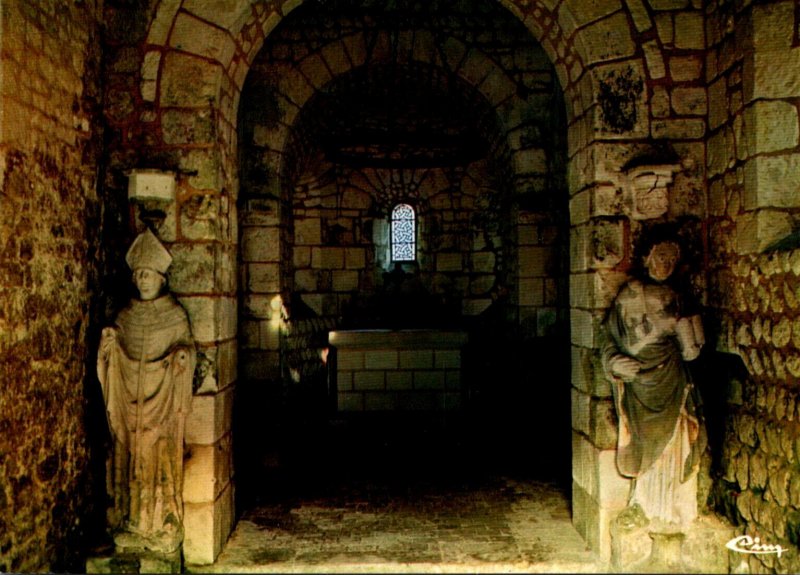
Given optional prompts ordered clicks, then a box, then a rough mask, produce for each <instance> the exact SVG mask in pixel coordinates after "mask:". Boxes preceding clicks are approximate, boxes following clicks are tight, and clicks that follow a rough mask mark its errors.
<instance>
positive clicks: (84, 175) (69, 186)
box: [0, 0, 105, 573]
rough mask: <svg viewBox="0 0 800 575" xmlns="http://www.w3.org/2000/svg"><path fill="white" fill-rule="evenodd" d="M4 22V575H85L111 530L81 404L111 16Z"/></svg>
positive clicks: (24, 6)
mask: <svg viewBox="0 0 800 575" xmlns="http://www.w3.org/2000/svg"><path fill="white" fill-rule="evenodd" d="M0 12H2V15H1V16H0V54H2V63H1V64H0V68H2V73H1V74H0V286H2V287H1V288H0V293H1V294H2V295H0V381H2V392H0V572H17V573H21V572H36V571H39V572H59V571H73V572H81V571H83V562H82V554H83V553H85V551H86V545H87V538H88V534H89V533H90V532H91V530H92V529H93V527H96V526H97V524H98V523H99V522H100V521H102V517H103V510H102V509H99V508H98V506H96V505H94V502H93V495H94V493H93V488H94V480H95V478H94V477H93V475H92V473H91V469H92V468H91V466H90V454H91V452H92V448H91V447H90V442H91V441H93V439H95V437H94V436H93V434H94V433H97V432H103V431H104V429H103V426H104V425H105V423H104V421H103V419H100V420H99V421H98V420H97V419H93V418H91V417H86V413H85V412H86V409H87V406H88V407H90V408H91V409H98V411H97V412H96V414H95V415H97V416H98V417H99V418H103V408H102V402H100V401H98V402H95V401H94V399H95V398H94V397H93V396H92V395H91V394H88V395H87V392H86V391H85V390H87V389H89V385H90V384H89V383H87V381H88V382H93V381H96V380H95V379H94V378H93V374H92V373H91V371H90V370H88V369H87V366H89V365H91V363H90V361H91V362H93V361H94V360H93V359H92V360H90V358H91V357H92V352H93V350H92V349H91V347H92V344H91V343H90V342H91V341H92V337H93V336H94V334H99V326H98V325H97V324H96V323H95V322H96V321H97V320H98V317H99V316H100V315H101V314H99V313H98V312H99V310H98V307H99V306H98V305H97V298H96V287H95V286H97V284H98V280H99V277H100V276H101V275H102V273H101V272H100V263H99V262H98V258H97V253H98V249H97V247H98V246H97V244H96V240H97V238H98V236H99V235H100V233H101V232H102V228H103V223H102V217H101V213H102V211H103V208H102V207H101V199H100V198H98V195H97V193H96V187H97V176H96V174H97V171H98V164H99V157H100V153H101V151H100V147H99V146H100V143H101V142H102V141H103V137H102V132H101V131H100V127H99V126H100V125H101V123H100V119H99V118H98V117H97V116H96V115H95V114H96V111H97V110H99V109H100V106H101V101H102V97H101V94H100V84H101V83H100V69H101V64H100V63H101V45H100V39H101V28H102V26H103V24H102V19H103V7H102V3H100V2H95V1H93V0H89V1H87V2H58V1H56V0H42V1H37V2H22V1H15V2H3V4H2V9H1V10H0ZM98 393H99V389H98ZM87 398H88V401H87ZM100 441H101V440H100ZM99 488H100V489H102V486H99Z"/></svg>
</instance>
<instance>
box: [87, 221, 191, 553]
mask: <svg viewBox="0 0 800 575" xmlns="http://www.w3.org/2000/svg"><path fill="white" fill-rule="evenodd" d="M126 261H127V262H128V265H129V266H130V267H131V270H132V271H133V281H134V283H135V284H136V287H137V289H138V291H139V298H138V299H133V300H132V301H131V302H130V303H129V304H128V306H127V307H125V308H124V309H123V310H122V311H121V312H120V313H119V314H118V315H117V318H116V319H115V321H114V324H113V326H111V327H107V328H105V329H104V330H103V334H102V337H101V341H100V350H99V353H98V360H97V373H98V378H99V380H100V384H101V386H102V391H103V398H104V400H105V406H106V415H107V417H108V424H109V429H110V431H111V436H112V439H113V444H112V448H111V453H110V454H109V457H108V465H107V476H106V480H107V481H106V483H107V488H108V494H109V497H110V500H111V506H110V508H109V511H108V522H109V527H110V528H111V530H112V531H113V532H114V541H115V543H116V544H117V547H123V548H140V549H149V550H152V551H157V552H163V553H170V552H173V551H175V550H177V549H178V548H179V547H180V545H181V543H182V541H183V500H182V488H183V441H184V426H185V422H186V416H187V415H188V413H189V410H190V408H191V400H192V378H193V374H194V369H195V362H196V353H195V345H194V341H193V339H192V334H191V329H190V326H189V320H188V317H187V315H186V311H185V310H184V309H183V308H182V307H181V306H180V305H179V304H178V303H177V302H176V301H175V300H174V298H173V297H172V296H171V295H169V294H165V293H162V292H163V288H164V286H165V284H166V278H165V274H166V271H167V269H168V267H169V265H170V263H171V261H172V257H171V256H170V254H169V252H168V251H167V250H166V249H165V248H164V247H163V246H162V245H161V243H160V242H159V241H158V239H157V238H156V237H155V235H154V234H153V233H152V232H151V231H150V230H149V229H148V230H145V231H144V232H143V233H141V234H139V236H138V237H137V238H136V240H135V241H134V243H133V244H132V246H131V248H130V250H129V251H128V255H127V258H126Z"/></svg>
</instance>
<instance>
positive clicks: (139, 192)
mask: <svg viewBox="0 0 800 575" xmlns="http://www.w3.org/2000/svg"><path fill="white" fill-rule="evenodd" d="M126 175H127V176H128V200H130V201H135V200H166V201H168V202H172V201H175V172H170V171H165V170H154V169H136V170H130V171H129V172H126Z"/></svg>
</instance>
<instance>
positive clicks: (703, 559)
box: [611, 506, 734, 573]
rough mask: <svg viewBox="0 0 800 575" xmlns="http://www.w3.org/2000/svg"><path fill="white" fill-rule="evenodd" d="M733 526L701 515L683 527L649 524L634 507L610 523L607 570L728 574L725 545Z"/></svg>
mask: <svg viewBox="0 0 800 575" xmlns="http://www.w3.org/2000/svg"><path fill="white" fill-rule="evenodd" d="M732 537H734V527H732V526H731V525H728V524H727V523H726V522H724V521H722V520H720V519H718V518H717V517H715V516H713V515H701V516H700V517H698V518H697V519H696V520H695V521H694V522H692V524H691V525H689V526H688V527H684V528H678V527H676V526H667V525H664V524H659V522H654V521H653V522H651V521H649V520H648V519H647V518H646V517H645V516H644V513H643V512H642V511H641V508H638V506H635V507H630V508H627V509H625V510H623V511H622V512H620V514H619V515H618V516H617V517H616V518H615V519H614V520H613V521H612V522H611V569H612V570H613V571H614V572H616V573H729V572H730V571H729V569H730V567H731V565H730V554H729V551H728V549H727V547H725V544H726V543H727V542H728V541H730V540H731V538H732Z"/></svg>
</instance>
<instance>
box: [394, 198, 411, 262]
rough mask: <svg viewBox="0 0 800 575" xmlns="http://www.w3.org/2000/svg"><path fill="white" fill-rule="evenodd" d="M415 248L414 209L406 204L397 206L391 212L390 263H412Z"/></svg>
mask: <svg viewBox="0 0 800 575" xmlns="http://www.w3.org/2000/svg"><path fill="white" fill-rule="evenodd" d="M416 248H417V229H416V216H415V214H414V208H412V207H411V206H409V205H408V204H397V205H396V206H395V207H394V209H393V210H392V261H395V262H412V261H414V260H415V259H416V251H417V250H416Z"/></svg>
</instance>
